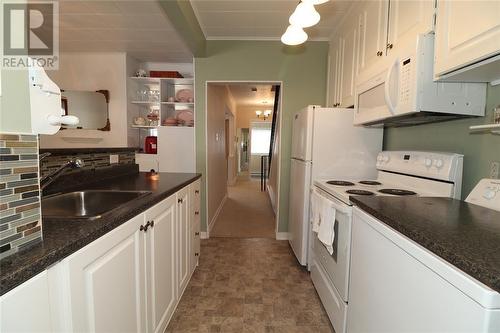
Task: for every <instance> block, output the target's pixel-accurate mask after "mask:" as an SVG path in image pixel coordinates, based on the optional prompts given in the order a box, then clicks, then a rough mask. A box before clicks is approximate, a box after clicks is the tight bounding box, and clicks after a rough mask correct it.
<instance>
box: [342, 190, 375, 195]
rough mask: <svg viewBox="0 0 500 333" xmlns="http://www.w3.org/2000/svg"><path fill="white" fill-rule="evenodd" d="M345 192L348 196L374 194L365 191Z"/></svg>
mask: <svg viewBox="0 0 500 333" xmlns="http://www.w3.org/2000/svg"><path fill="white" fill-rule="evenodd" d="M345 192H346V193H349V194H354V195H374V194H375V193H373V192H370V191H365V190H347V191H345Z"/></svg>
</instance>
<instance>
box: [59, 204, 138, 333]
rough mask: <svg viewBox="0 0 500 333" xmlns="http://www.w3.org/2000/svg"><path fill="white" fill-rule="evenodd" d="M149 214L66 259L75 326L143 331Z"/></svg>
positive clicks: (79, 329) (84, 329) (87, 329)
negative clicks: (144, 225) (142, 227)
mask: <svg viewBox="0 0 500 333" xmlns="http://www.w3.org/2000/svg"><path fill="white" fill-rule="evenodd" d="M143 224H144V214H141V215H139V216H136V217H134V218H133V219H132V220H130V221H128V222H126V223H124V224H122V225H121V226H119V227H118V228H116V229H115V230H113V231H111V232H109V233H108V234H106V235H104V236H103V237H101V238H99V239H98V240H96V241H94V242H92V243H91V244H89V245H88V246H86V247H84V248H83V249H81V250H79V251H77V252H75V253H74V254H72V255H71V256H69V257H68V258H67V259H65V260H64V261H63V262H62V264H63V265H67V274H68V275H67V278H68V285H69V290H68V291H69V294H68V295H69V297H70V299H71V301H70V308H71V319H72V320H71V321H72V327H71V331H77V332H134V331H136V332H144V331H145V327H146V303H145V302H146V293H145V292H144V291H145V290H146V289H145V278H146V272H145V255H144V241H145V237H144V236H145V235H144V232H143V231H141V230H140V228H141V226H142V225H143Z"/></svg>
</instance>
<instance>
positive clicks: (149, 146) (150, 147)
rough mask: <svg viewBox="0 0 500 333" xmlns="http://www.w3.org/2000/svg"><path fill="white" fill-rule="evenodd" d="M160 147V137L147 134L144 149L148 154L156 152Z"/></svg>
mask: <svg viewBox="0 0 500 333" xmlns="http://www.w3.org/2000/svg"><path fill="white" fill-rule="evenodd" d="M157 147H158V138H157V137H156V136H147V137H146V138H145V140H144V151H145V152H146V154H156V152H157V150H158V149H157Z"/></svg>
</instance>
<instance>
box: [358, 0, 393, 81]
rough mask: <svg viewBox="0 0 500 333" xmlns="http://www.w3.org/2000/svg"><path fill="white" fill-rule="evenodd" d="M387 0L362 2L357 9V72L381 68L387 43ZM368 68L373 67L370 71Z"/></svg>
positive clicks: (374, 71) (375, 70) (362, 72)
mask: <svg viewBox="0 0 500 333" xmlns="http://www.w3.org/2000/svg"><path fill="white" fill-rule="evenodd" d="M388 8H389V1H387V0H373V1H366V2H363V3H362V6H361V8H360V11H359V29H360V49H359V69H358V71H359V74H360V75H361V74H364V73H367V72H373V74H376V72H378V71H380V70H381V68H380V67H381V66H380V65H381V64H382V63H383V59H382V58H383V56H384V55H385V52H386V43H387V21H388V18H387V15H388ZM370 69H373V70H372V71H370ZM379 69H380V70H379Z"/></svg>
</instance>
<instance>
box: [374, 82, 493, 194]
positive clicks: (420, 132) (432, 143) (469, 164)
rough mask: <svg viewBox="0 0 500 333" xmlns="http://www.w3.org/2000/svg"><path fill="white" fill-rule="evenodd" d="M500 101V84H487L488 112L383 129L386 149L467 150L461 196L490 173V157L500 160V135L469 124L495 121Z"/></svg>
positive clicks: (458, 151) (460, 151)
mask: <svg viewBox="0 0 500 333" xmlns="http://www.w3.org/2000/svg"><path fill="white" fill-rule="evenodd" d="M499 104H500V86H497V87H491V86H490V85H488V91H487V103H486V116H485V117H484V118H483V117H481V118H474V119H463V120H453V121H449V122H443V123H434V124H428V125H420V126H413V127H402V128H391V129H386V130H385V132H384V149H388V150H396V149H413V150H435V151H448V152H456V153H460V154H464V175H463V185H462V198H465V197H466V196H467V195H468V194H469V192H470V191H471V190H472V188H473V187H474V185H475V184H476V183H477V182H478V181H479V179H481V178H487V177H489V168H490V163H491V161H500V135H492V134H487V133H484V132H483V133H471V132H470V131H469V126H471V125H481V124H485V123H491V122H492V118H493V116H492V113H493V108H494V107H495V106H496V105H499Z"/></svg>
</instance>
